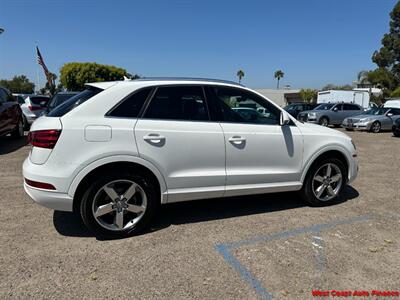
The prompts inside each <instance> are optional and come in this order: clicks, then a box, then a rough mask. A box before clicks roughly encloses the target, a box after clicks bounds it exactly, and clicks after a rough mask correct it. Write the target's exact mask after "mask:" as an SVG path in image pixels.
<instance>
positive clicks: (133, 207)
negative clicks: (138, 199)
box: [126, 204, 145, 214]
mask: <svg viewBox="0 0 400 300" xmlns="http://www.w3.org/2000/svg"><path fill="white" fill-rule="evenodd" d="M126 210H127V211H130V212H133V213H136V214H139V213H141V212H143V211H144V210H145V208H144V207H143V206H140V205H134V204H128V207H127V208H126Z"/></svg>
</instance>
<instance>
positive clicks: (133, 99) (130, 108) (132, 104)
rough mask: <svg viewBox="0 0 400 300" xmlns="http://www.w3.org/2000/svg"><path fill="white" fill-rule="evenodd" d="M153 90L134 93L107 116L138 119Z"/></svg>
mask: <svg viewBox="0 0 400 300" xmlns="http://www.w3.org/2000/svg"><path fill="white" fill-rule="evenodd" d="M151 91H152V88H150V87H149V88H144V89H141V90H139V91H136V92H134V93H133V94H131V95H129V96H128V97H127V98H125V99H124V100H122V102H121V103H119V104H117V106H116V107H115V108H113V109H112V110H111V111H110V112H109V113H107V116H111V117H120V118H137V117H138V115H139V112H140V110H141V109H142V106H143V104H144V102H145V101H146V99H147V98H148V97H149V95H150V92H151Z"/></svg>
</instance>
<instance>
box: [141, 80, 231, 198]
mask: <svg viewBox="0 0 400 300" xmlns="http://www.w3.org/2000/svg"><path fill="white" fill-rule="evenodd" d="M135 138H136V142H137V147H138V150H139V155H140V156H141V157H142V158H143V159H146V160H148V161H150V162H152V163H153V164H154V165H155V166H156V167H157V168H158V169H159V170H160V171H161V172H162V174H163V175H164V178H165V180H166V184H167V188H168V202H174V201H183V200H192V199H200V198H210V197H220V196H222V195H223V194H224V189H225V178H226V175H225V141H224V135H223V132H222V129H221V126H220V125H219V123H218V122H212V121H210V114H209V110H208V106H207V103H206V100H205V94H204V88H203V87H202V86H201V85H175V86H159V87H157V88H156V89H155V91H154V94H153V96H152V98H151V99H150V101H149V103H148V105H147V107H146V109H145V111H144V113H143V116H142V118H140V119H139V120H138V121H137V123H136V126H135Z"/></svg>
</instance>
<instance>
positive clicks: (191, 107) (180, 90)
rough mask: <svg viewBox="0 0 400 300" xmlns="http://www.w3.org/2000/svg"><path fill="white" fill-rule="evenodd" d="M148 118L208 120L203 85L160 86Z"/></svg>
mask: <svg viewBox="0 0 400 300" xmlns="http://www.w3.org/2000/svg"><path fill="white" fill-rule="evenodd" d="M143 117H144V118H147V119H163V120H187V121H208V120H209V116H208V111H207V107H206V103H205V100H204V93H203V88H202V87H201V86H162V87H158V88H157V90H156V92H155V94H154V96H153V98H152V100H151V101H150V104H149V106H148V107H147V109H146V112H145V114H144V116H143Z"/></svg>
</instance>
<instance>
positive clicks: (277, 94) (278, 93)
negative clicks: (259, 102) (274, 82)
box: [255, 89, 303, 107]
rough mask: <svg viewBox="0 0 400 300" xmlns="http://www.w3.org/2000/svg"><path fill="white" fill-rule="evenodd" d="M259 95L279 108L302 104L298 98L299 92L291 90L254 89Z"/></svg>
mask: <svg viewBox="0 0 400 300" xmlns="http://www.w3.org/2000/svg"><path fill="white" fill-rule="evenodd" d="M255 90H256V91H257V92H259V93H260V94H261V95H263V96H265V97H267V98H268V99H270V100H271V101H273V102H275V103H276V104H278V105H279V106H280V107H285V106H286V105H288V104H290V103H296V102H303V100H302V99H301V98H300V90H292V89H282V90H274V89H255Z"/></svg>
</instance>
